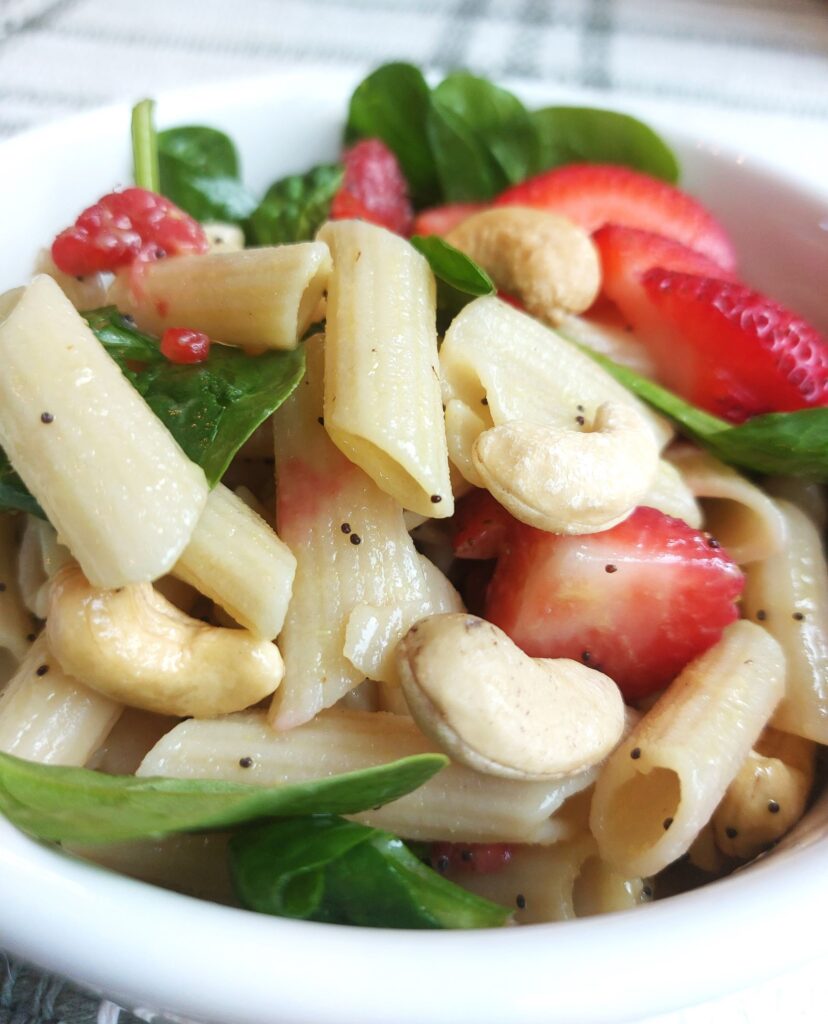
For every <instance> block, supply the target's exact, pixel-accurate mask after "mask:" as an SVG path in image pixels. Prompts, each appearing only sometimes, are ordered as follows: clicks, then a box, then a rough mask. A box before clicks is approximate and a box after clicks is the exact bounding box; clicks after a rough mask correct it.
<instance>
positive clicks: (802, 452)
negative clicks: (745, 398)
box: [583, 348, 828, 481]
mask: <svg viewBox="0 0 828 1024" xmlns="http://www.w3.org/2000/svg"><path fill="white" fill-rule="evenodd" d="M583 351H584V352H586V353H587V354H588V355H589V356H591V357H592V358H593V359H594V360H595V361H596V362H597V363H599V364H600V365H601V366H603V367H604V369H605V370H606V371H607V372H608V373H611V374H612V376H613V377H615V379H616V380H618V381H620V383H622V384H623V385H624V386H625V387H626V388H628V389H629V390H630V391H632V392H633V394H635V395H638V397H639V398H641V399H642V400H643V401H645V402H647V403H648V404H649V405H652V406H653V407H654V408H656V409H658V410H659V412H663V413H664V414H665V415H667V416H669V417H670V418H671V419H673V420H675V422H676V423H677V424H678V426H679V428H680V429H681V431H682V433H684V434H686V435H687V436H688V437H690V438H691V439H692V440H694V441H696V442H697V443H698V444H700V445H701V446H702V447H703V448H706V449H707V450H708V451H709V452H711V453H712V454H713V455H715V456H716V457H717V458H718V459H721V461H722V462H726V463H728V464H729V465H731V466H738V467H739V468H741V469H746V470H748V471H750V472H753V473H764V474H775V473H781V474H785V475H786V476H804V477H808V478H810V479H812V480H818V481H825V480H828V408H816V409H800V410H799V411H797V412H772V413H767V414H766V415H764V416H754V417H753V418H752V419H749V420H747V421H746V422H745V423H741V424H739V425H738V426H733V425H732V424H730V423H728V422H727V421H726V420H722V419H719V417H718V416H712V415H711V414H710V413H709V412H705V411H704V410H703V409H698V408H696V406H694V405H691V404H690V403H689V402H685V401H684V399H683V398H679V396H678V395H674V394H673V393H672V391H668V390H667V389H666V388H663V387H662V386H661V385H660V384H656V383H655V381H652V380H649V379H648V378H647V377H642V376H641V375H640V374H637V373H636V372H635V371H634V370H631V369H630V368H629V367H627V366H620V365H619V364H618V363H614V362H613V361H612V360H611V359H608V358H607V357H606V356H604V355H600V354H599V353H597V352H593V351H591V350H590V349H587V348H584V349H583Z"/></svg>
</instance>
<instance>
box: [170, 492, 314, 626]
mask: <svg viewBox="0 0 828 1024" xmlns="http://www.w3.org/2000/svg"><path fill="white" fill-rule="evenodd" d="M172 571H173V575H174V576H177V577H178V578H179V579H182V580H184V581H185V582H186V583H189V584H190V585H191V586H193V587H195V589H196V590H198V591H199V592H200V593H202V594H204V595H205V596H206V597H209V598H210V599H211V600H213V601H215V602H216V603H217V604H219V605H221V607H222V608H223V609H224V610H225V611H226V612H227V613H228V614H229V615H231V616H232V618H233V619H234V620H235V621H236V622H237V623H238V624H239V625H240V626H244V627H245V629H249V630H250V631H251V632H252V633H255V634H256V636H261V637H265V638H266V639H267V640H273V639H274V638H275V637H276V636H278V635H279V632H280V631H281V629H282V626H283V624H284V621H285V615H286V614H287V609H288V602H289V601H290V594H291V589H292V587H293V577H294V575H295V574H296V559H295V558H294V556H293V554H292V553H291V551H290V548H288V546H287V544H284V543H283V542H282V541H281V540H280V539H279V537H278V536H277V535H276V533H275V532H274V531H273V530H272V529H271V528H270V526H268V524H267V523H266V522H265V521H264V520H263V519H262V518H261V517H260V516H258V515H257V514H256V513H255V512H254V511H253V510H252V509H251V508H249V507H248V506H247V504H246V503H245V502H244V501H242V499H241V498H240V497H238V496H237V495H235V494H234V493H233V492H232V491H231V490H229V489H228V488H226V487H224V486H222V484H218V486H216V487H215V488H213V490H212V491H211V492H210V496H209V498H208V499H207V504H206V505H205V507H204V511H203V512H202V513H201V517H200V519H199V520H198V523H196V528H195V530H194V531H193V535H192V537H191V538H190V543H189V544H188V545H187V547H186V548H184V551H183V552H182V555H181V557H180V558H179V560H178V561H177V562H176V564H175V566H174V567H173V570H172Z"/></svg>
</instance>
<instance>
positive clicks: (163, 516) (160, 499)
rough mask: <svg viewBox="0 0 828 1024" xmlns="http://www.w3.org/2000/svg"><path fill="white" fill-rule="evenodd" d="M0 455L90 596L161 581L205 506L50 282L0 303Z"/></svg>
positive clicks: (177, 456)
mask: <svg viewBox="0 0 828 1024" xmlns="http://www.w3.org/2000/svg"><path fill="white" fill-rule="evenodd" d="M0 360H2V362H3V373H2V374H0V445H2V446H3V448H4V449H5V451H6V453H7V454H8V456H9V458H10V459H11V462H12V465H13V466H14V468H15V470H16V471H17V472H18V473H19V474H20V476H21V477H22V478H23V481H24V482H25V484H26V486H27V487H28V488H29V490H30V491H31V492H32V494H33V495H34V496H35V498H37V500H38V501H39V502H40V505H41V506H42V508H43V509H44V511H45V512H46V515H47V516H48V518H49V521H50V522H51V523H52V524H53V526H54V527H55V528H56V530H57V532H58V535H59V536H60V538H61V540H62V541H63V542H64V543H65V544H66V545H67V547H68V548H69V549H70V551H71V552H72V554H73V555H74V556H75V558H77V560H78V561H79V562H80V563H81V566H82V567H83V569H84V572H85V573H86V575H87V576H88V578H89V579H90V580H92V581H93V582H94V583H95V584H96V585H98V586H101V587H119V586H123V585H124V584H126V583H136V582H141V581H148V580H152V579H156V578H157V577H158V576H162V575H164V573H165V572H167V570H168V569H170V568H171V567H172V566H173V565H174V564H175V562H176V561H177V559H178V557H179V555H180V554H181V552H182V551H183V550H184V548H185V547H186V545H187V543H188V541H189V539H190V534H191V533H192V531H193V529H194V528H195V525H196V522H197V520H198V517H199V515H200V514H201V510H202V508H203V507H204V504H205V502H206V500H207V481H206V479H205V477H204V473H203V472H202V470H201V469H200V468H199V467H198V466H196V465H194V464H193V463H191V462H190V461H189V459H187V457H186V456H185V455H184V453H183V452H182V451H181V449H180V448H179V447H178V445H177V444H176V443H175V441H174V440H173V438H172V437H171V436H170V434H169V432H168V431H167V429H166V428H165V427H164V425H163V424H162V423H161V421H160V420H159V419H158V418H157V417H156V416H155V414H154V413H153V412H152V411H151V410H150V408H149V407H148V406H147V405H146V403H145V402H144V400H143V399H142V398H141V397H140V395H139V394H138V392H137V391H136V390H135V389H134V388H133V387H132V386H131V385H130V384H129V382H128V381H127V380H126V378H125V377H124V376H123V374H122V373H121V371H120V370H119V369H118V366H117V364H116V363H115V362H114V360H112V359H111V358H110V357H109V355H108V354H107V353H106V351H105V349H104V348H103V346H102V345H101V344H100V343H99V342H98V339H97V338H96V337H95V335H94V334H93V333H92V331H91V330H90V329H89V327H88V325H87V324H86V322H85V321H84V320H83V319H82V318H81V317H80V316H79V315H78V313H77V312H76V311H75V309H74V308H73V307H72V305H71V303H70V302H69V300H68V299H67V298H66V296H65V295H64V294H63V293H62V292H61V290H60V288H58V286H57V285H56V284H55V282H54V281H53V280H52V279H51V278H49V277H46V276H44V275H41V276H40V277H37V278H35V280H34V281H33V282H32V284H30V285H29V286H28V287H27V288H26V289H19V290H17V291H15V292H7V293H6V294H5V295H4V296H2V297H0Z"/></svg>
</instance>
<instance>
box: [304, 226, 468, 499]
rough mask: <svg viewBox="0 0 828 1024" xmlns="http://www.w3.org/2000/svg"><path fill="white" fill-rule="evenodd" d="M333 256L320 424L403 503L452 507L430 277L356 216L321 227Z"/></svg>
mask: <svg viewBox="0 0 828 1024" xmlns="http://www.w3.org/2000/svg"><path fill="white" fill-rule="evenodd" d="M318 237H319V238H320V239H322V241H324V242H327V244H328V245H329V246H330V248H331V254H332V256H333V261H334V269H333V274H332V275H331V281H330V286H329V289H328V314H327V324H326V330H327V340H326V343H325V429H326V430H327V431H328V433H329V434H330V436H331V439H332V440H333V442H334V444H335V445H336V446H337V447H338V448H339V449H340V450H341V451H343V452H344V453H345V455H347V457H348V458H349V459H350V460H351V461H352V462H355V463H356V464H357V465H358V466H359V467H360V468H361V469H363V470H364V471H365V472H366V473H367V474H368V476H370V477H371V479H372V480H373V481H374V482H375V483H376V484H377V485H378V486H379V487H380V488H382V490H384V491H385V492H386V493H388V494H390V495H391V496H392V497H393V498H395V499H396V500H397V501H398V502H399V503H400V504H401V505H402V506H403V508H407V509H411V510H412V511H414V512H419V513H421V514H422V515H426V516H431V517H434V518H445V517H447V516H450V515H451V514H452V512H453V511H454V498H453V497H452V493H451V484H450V482H449V466H448V454H447V450H446V436H445V428H444V424H443V408H442V404H441V400H440V381H439V376H438V361H437V328H436V321H435V285H434V277H433V275H432V273H431V270H430V269H429V266H428V263H427V261H426V260H425V258H424V257H423V256H421V255H420V253H418V252H417V251H416V250H415V249H414V248H413V247H412V246H411V245H409V243H408V242H407V241H406V240H405V239H403V238H400V237H399V236H398V235H394V234H392V233H391V232H390V231H386V230H385V229H384V228H380V227H376V226H375V225H373V224H367V223H365V222H363V221H336V222H332V223H329V224H326V225H324V227H323V228H322V230H321V231H320V232H319V236H318Z"/></svg>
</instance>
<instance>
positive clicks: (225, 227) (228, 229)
mask: <svg viewBox="0 0 828 1024" xmlns="http://www.w3.org/2000/svg"><path fill="white" fill-rule="evenodd" d="M201 226H202V227H203V228H204V234H205V235H206V236H207V244H208V246H209V247H210V248H209V249H208V250H207V251H208V252H241V250H242V249H243V248H244V232H243V231H242V229H241V228H240V227H239V226H238V224H227V223H225V222H224V221H220V220H205V221H203V222H202V225H201Z"/></svg>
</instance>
